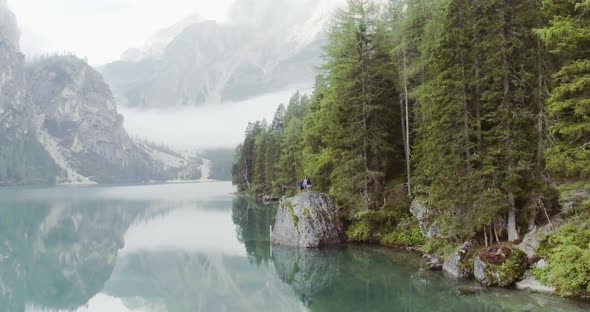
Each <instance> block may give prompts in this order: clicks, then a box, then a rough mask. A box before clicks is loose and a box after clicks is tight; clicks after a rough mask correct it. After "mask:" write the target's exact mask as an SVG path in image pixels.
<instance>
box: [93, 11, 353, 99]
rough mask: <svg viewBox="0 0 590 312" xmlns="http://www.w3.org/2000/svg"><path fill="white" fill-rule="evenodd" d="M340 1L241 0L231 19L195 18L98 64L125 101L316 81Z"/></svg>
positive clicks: (234, 93)
mask: <svg viewBox="0 0 590 312" xmlns="http://www.w3.org/2000/svg"><path fill="white" fill-rule="evenodd" d="M341 2H342V1H340V0H325V1H311V0H305V1H295V0H281V1H260V2H259V1H257V2H256V4H253V3H250V2H247V1H243V0H242V1H236V3H235V4H234V7H233V8H232V13H231V15H230V20H231V22H229V23H216V22H213V21H201V20H200V19H197V18H192V19H190V18H189V19H187V20H185V21H183V22H181V23H179V24H177V25H175V26H174V27H171V28H169V29H168V30H167V31H166V32H160V33H159V34H157V35H155V36H154V37H155V38H158V40H155V39H152V40H150V41H149V42H154V41H155V42H157V43H158V44H157V45H154V44H149V45H146V47H145V48H144V49H143V51H142V50H138V49H134V50H130V51H128V52H127V53H125V55H124V59H122V60H121V61H119V62H115V63H112V64H108V65H106V66H104V67H102V68H100V70H101V72H102V73H103V74H104V75H105V79H106V80H107V82H108V83H109V84H110V85H111V86H112V87H113V89H114V91H115V93H116V94H117V95H118V96H120V97H121V99H122V101H123V103H127V104H128V105H130V106H143V107H170V106H179V105H198V104H202V103H215V104H217V103H221V102H227V101H236V100H241V99H245V98H248V97H253V96H256V95H259V94H263V93H266V92H271V91H276V90H277V89H281V88H285V87H289V86H292V85H301V84H311V83H312V82H313V80H314V77H315V75H316V66H318V65H320V64H321V54H322V52H321V46H322V45H323V43H324V42H325V34H324V30H325V27H326V25H327V23H328V21H329V19H330V17H331V14H332V12H333V11H334V10H335V8H337V7H338V5H339V4H340V3H341ZM268 25H273V26H272V27H268ZM162 33H165V34H166V35H167V36H164V37H163V36H162ZM163 38H164V39H163ZM154 47H157V48H154ZM132 71H136V72H137V71H140V72H142V73H143V74H142V75H141V78H138V76H137V75H130V73H131V72H132Z"/></svg>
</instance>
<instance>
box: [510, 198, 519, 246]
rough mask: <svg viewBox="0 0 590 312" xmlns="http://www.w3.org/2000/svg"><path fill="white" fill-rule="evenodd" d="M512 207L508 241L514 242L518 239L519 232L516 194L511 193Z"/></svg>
mask: <svg viewBox="0 0 590 312" xmlns="http://www.w3.org/2000/svg"><path fill="white" fill-rule="evenodd" d="M509 196H510V209H509V210H508V241H509V242H514V241H516V240H518V232H517V231H516V202H515V198H514V194H513V193H510V195H509Z"/></svg>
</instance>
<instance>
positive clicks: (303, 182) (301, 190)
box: [299, 179, 305, 193]
mask: <svg viewBox="0 0 590 312" xmlns="http://www.w3.org/2000/svg"><path fill="white" fill-rule="evenodd" d="M303 191H305V179H301V181H299V192H300V193H301V192H303Z"/></svg>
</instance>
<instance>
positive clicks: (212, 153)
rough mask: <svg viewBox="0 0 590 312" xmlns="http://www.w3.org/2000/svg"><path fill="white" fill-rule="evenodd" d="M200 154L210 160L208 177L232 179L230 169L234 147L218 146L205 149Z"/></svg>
mask: <svg viewBox="0 0 590 312" xmlns="http://www.w3.org/2000/svg"><path fill="white" fill-rule="evenodd" d="M201 156H203V158H205V159H209V160H211V162H212V164H211V172H209V178H211V179H214V180H219V181H231V180H232V174H231V169H232V165H233V161H234V157H235V150H234V149H225V148H218V149H211V150H205V151H204V152H203V153H202V154H201Z"/></svg>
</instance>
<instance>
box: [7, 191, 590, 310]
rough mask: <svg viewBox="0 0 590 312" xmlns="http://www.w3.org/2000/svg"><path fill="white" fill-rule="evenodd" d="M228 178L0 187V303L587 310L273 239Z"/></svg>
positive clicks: (358, 254) (415, 265) (364, 255)
mask: <svg viewBox="0 0 590 312" xmlns="http://www.w3.org/2000/svg"><path fill="white" fill-rule="evenodd" d="M233 192H234V188H233V187H232V185H231V183H229V182H203V183H192V184H162V185H145V186H108V187H105V186H88V187H82V186H72V187H65V186H59V187H52V188H30V187H27V188H3V189H0V311H100V312H102V311H105V312H119V311H122V312H130V311H133V312H136V311H145V312H152V311H158V312H160V311H171V312H172V311H174V312H176V311H178V312H184V311H187V312H188V311H191V312H193V311H440V312H443V311H444V312H446V311H448V312H460V311H475V312H476V311H482V312H483V311H485V312H491V311H535V312H544V311H547V312H558V311H590V305H589V304H588V303H584V302H578V301H574V300H567V299H563V298H560V297H557V296H551V295H543V294H534V293H529V292H524V291H517V290H510V289H484V288H481V287H479V286H477V285H476V284H474V283H471V282H464V281H463V282H461V281H455V280H453V279H450V278H447V277H445V276H444V274H443V273H440V272H429V271H427V270H423V269H421V265H422V263H421V258H420V257H419V256H418V255H415V254H412V253H409V252H406V251H397V250H394V249H389V248H383V247H377V246H340V247H332V248H325V249H320V250H297V249H291V248H285V247H278V246H271V244H270V242H269V241H270V231H269V227H270V226H271V225H272V224H273V222H274V217H275V214H276V209H277V208H276V205H272V204H271V205H265V204H262V203H260V202H257V201H254V200H252V199H249V198H244V197H239V196H237V195H234V194H233Z"/></svg>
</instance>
